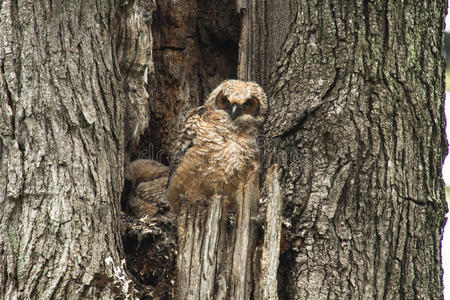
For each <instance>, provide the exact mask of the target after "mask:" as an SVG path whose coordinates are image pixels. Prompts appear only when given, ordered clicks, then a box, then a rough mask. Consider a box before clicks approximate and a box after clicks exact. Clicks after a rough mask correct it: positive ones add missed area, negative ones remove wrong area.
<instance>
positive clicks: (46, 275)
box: [0, 1, 151, 299]
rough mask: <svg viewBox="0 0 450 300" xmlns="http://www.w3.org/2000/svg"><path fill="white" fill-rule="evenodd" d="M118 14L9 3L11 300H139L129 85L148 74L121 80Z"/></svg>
mask: <svg viewBox="0 0 450 300" xmlns="http://www.w3.org/2000/svg"><path fill="white" fill-rule="evenodd" d="M119 4H120V3H117V2H114V1H112V2H111V1H79V2H70V1H69V2H66V1H57V2H54V1H39V2H36V1H19V2H17V1H2V3H1V6H0V36H1V46H0V70H1V71H0V86H1V92H0V105H1V110H0V115H1V121H0V161H1V163H0V165H1V166H0V169H1V172H0V174H1V175H0V186H1V187H0V194H1V196H0V209H1V211H2V213H1V216H0V230H1V233H0V253H1V256H0V257H1V259H0V270H1V275H0V282H1V287H0V297H1V298H2V299H31V298H32V299H81V298H89V299H92V298H97V299H112V298H115V297H120V296H123V297H125V296H130V295H131V296H132V295H133V294H134V288H133V285H132V282H131V280H130V278H129V275H128V274H127V273H126V271H125V270H126V266H125V260H124V256H123V253H122V250H121V249H122V244H121V237H120V231H119V211H120V205H119V204H120V202H119V200H120V195H121V191H122V187H123V165H124V149H125V147H124V145H125V143H128V141H129V140H131V138H127V139H126V138H125V137H124V128H125V126H124V119H126V117H127V116H126V115H125V112H126V111H125V108H126V107H127V113H129V112H132V106H131V105H126V102H125V98H124V97H125V96H126V95H127V94H126V91H127V89H125V92H124V91H123V90H122V83H126V82H129V81H130V78H131V79H132V78H133V76H134V77H136V76H138V75H139V74H141V73H142V74H143V73H144V72H143V70H139V69H138V70H136V69H137V68H134V69H133V68H128V69H127V70H126V71H130V72H131V71H134V73H132V74H131V75H130V76H126V75H127V73H126V72H122V73H121V72H120V70H119V66H118V64H119V62H121V63H122V65H126V62H127V61H126V58H127V57H126V54H127V53H126V51H122V52H121V53H119V59H118V57H117V55H116V52H115V50H116V47H118V48H120V43H121V42H122V43H123V42H124V41H122V40H120V39H118V37H122V36H123V35H120V32H119V33H117V31H118V29H119V28H117V27H116V26H117V22H118V21H119V18H118V16H119V10H121V11H122V12H123V13H122V14H121V16H122V17H126V16H127V14H126V6H125V7H124V6H123V4H120V5H119ZM123 48H125V50H126V47H123ZM121 49H122V48H121ZM150 54H151V52H150ZM122 58H123V59H122ZM138 62H139V61H138ZM128 67H129V66H128ZM138 71H141V72H138ZM136 74H137V75H136ZM124 76H125V78H124ZM129 86H132V84H130V85H129ZM127 88H128V86H127ZM134 91H136V89H134ZM145 103H146V102H145ZM130 106H131V108H130ZM129 127H130V126H128V128H127V129H130V128H129ZM136 127H138V126H136ZM130 131H131V130H130ZM138 132H139V131H138Z"/></svg>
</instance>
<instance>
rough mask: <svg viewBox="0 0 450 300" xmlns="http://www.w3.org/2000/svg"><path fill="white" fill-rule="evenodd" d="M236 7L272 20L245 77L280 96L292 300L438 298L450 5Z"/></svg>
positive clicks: (277, 143) (275, 155) (275, 102)
mask: <svg viewBox="0 0 450 300" xmlns="http://www.w3.org/2000/svg"><path fill="white" fill-rule="evenodd" d="M240 2H242V3H243V4H242V5H243V6H245V7H246V10H245V13H246V16H245V17H244V18H248V19H250V20H255V19H261V18H262V19H263V22H260V21H256V22H255V21H253V22H249V23H248V24H249V25H248V26H247V28H243V29H242V30H243V31H248V33H247V34H246V33H245V32H243V33H242V36H243V37H246V38H247V40H246V41H244V42H242V41H241V44H242V45H246V47H247V48H244V49H241V51H244V52H245V53H247V54H246V55H247V58H246V60H245V61H244V62H242V61H241V64H240V73H239V74H240V75H241V76H242V77H243V78H246V79H254V80H256V81H259V82H260V83H261V84H263V86H265V88H266V92H267V93H268V96H269V99H270V109H271V113H270V115H269V117H268V120H267V122H266V125H265V133H266V136H267V141H266V145H267V148H266V151H265V153H266V155H265V157H264V162H265V165H266V166H270V165H271V164H273V163H274V162H277V163H278V164H279V165H280V169H281V177H280V182H281V191H282V195H283V197H284V218H285V224H286V225H287V226H288V228H286V230H287V233H288V234H287V235H286V239H287V242H288V244H289V247H287V250H286V251H285V252H284V253H283V254H282V256H281V258H280V259H281V265H280V271H281V272H280V275H281V281H282V282H283V286H282V289H281V291H280V295H281V296H282V298H284V299H346V298H352V299H355V298H356V299H416V298H418V299H442V267H441V255H440V240H441V236H442V228H443V225H444V222H445V219H444V214H445V212H446V210H447V207H446V202H445V196H444V189H443V181H442V179H441V165H442V162H443V159H444V157H445V154H446V151H447V150H446V141H445V133H444V124H445V120H444V115H443V99H444V61H443V52H442V48H443V39H442V31H443V24H444V23H443V19H444V16H445V11H446V3H445V1H441V2H439V1H409V2H401V1H388V0H385V1H354V2H348V1H302V0H299V1H290V2H288V3H286V2H284V1H283V3H284V4H283V5H285V8H284V12H285V14H284V15H285V16H286V17H284V18H280V17H279V14H280V12H279V11H278V10H275V9H273V7H274V6H277V5H282V4H281V2H280V1H240ZM278 2H279V3H278ZM261 12H265V13H264V14H261ZM277 27H280V28H287V30H281V35H282V36H281V37H280V36H279V35H278V33H276V32H275V31H274V30H273V29H274V28H277ZM254 33H256V34H254ZM274 40H277V41H281V43H279V44H278V47H275V48H274V45H273V41H274ZM265 49H271V50H270V51H266V50H265ZM272 62H276V63H274V64H272Z"/></svg>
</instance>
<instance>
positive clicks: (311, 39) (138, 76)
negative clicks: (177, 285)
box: [0, 0, 446, 299]
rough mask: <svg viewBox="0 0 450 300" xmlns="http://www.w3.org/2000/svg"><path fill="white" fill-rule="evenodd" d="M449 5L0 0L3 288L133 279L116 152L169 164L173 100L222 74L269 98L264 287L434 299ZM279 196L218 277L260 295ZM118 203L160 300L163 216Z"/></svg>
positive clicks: (139, 265) (40, 291) (65, 293)
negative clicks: (241, 260)
mask: <svg viewBox="0 0 450 300" xmlns="http://www.w3.org/2000/svg"><path fill="white" fill-rule="evenodd" d="M445 11H446V2H445V1H432V0H426V1H422V0H420V1H419V0H416V1H393V0H379V1H363V0H355V1H350V2H349V1H337V0H327V1H318V0H315V1H306V0H289V1H280V0H272V1H269V0H261V1H256V0H236V1H233V0H230V1H204V0H188V1H174V0H164V1H157V3H155V2H152V1H139V0H136V1H120V2H119V3H116V2H112V3H111V1H102V0H97V1H87V2H86V1H82V2H67V1H66V2H55V1H38V2H36V1H22V2H17V1H2V2H1V4H0V211H1V212H2V213H1V214H0V298H5V299H9V298H19V299H20V298H36V299H51V298H55V299H58V298H61V299H79V298H89V299H92V298H94V299H97V298H103V299H112V298H114V297H126V296H129V298H133V297H135V295H134V288H133V284H132V283H131V281H130V278H131V277H129V276H128V275H127V274H126V272H125V270H124V269H125V264H124V260H123V257H125V255H123V254H121V251H120V249H121V239H120V236H119V226H118V225H119V219H118V216H119V209H120V206H119V195H120V192H121V191H122V186H123V184H122V183H123V165H124V161H126V162H128V161H129V160H130V159H134V158H136V157H141V158H154V159H156V160H158V161H163V162H166V159H167V153H168V152H169V151H170V142H171V141H172V139H173V138H174V136H175V132H176V124H177V122H178V118H179V117H180V116H181V115H182V113H184V112H185V111H187V110H188V109H190V108H191V107H193V106H197V105H199V104H202V103H203V101H204V100H205V98H206V95H207V94H208V93H209V92H210V91H211V89H212V88H214V87H215V86H216V85H217V84H218V83H219V82H221V81H222V80H223V79H226V78H230V77H231V78H233V77H236V74H237V76H238V77H239V78H241V79H248V80H254V81H256V82H258V83H260V84H261V85H262V86H263V87H264V88H265V90H266V92H267V94H268V96H269V101H270V102H269V104H270V115H269V116H268V119H267V122H266V126H265V135H266V140H265V144H264V145H265V148H264V155H263V169H262V170H263V173H267V174H263V175H266V176H267V178H275V179H278V176H275V175H274V173H273V171H271V172H266V170H267V169H268V168H269V167H270V166H272V165H273V164H274V163H278V164H279V168H280V176H279V181H280V184H281V189H280V193H281V196H282V198H283V202H284V209H283V217H284V220H283V224H284V229H283V230H282V235H281V236H282V237H281V256H280V261H279V262H280V264H279V266H278V290H279V293H278V295H279V297H280V298H281V299H307V298H308V299H345V298H357V299H380V298H382V299H385V298H386V299H415V298H418V299H420V298H424V299H440V298H442V280H441V278H442V269H441V257H440V239H441V233H442V227H443V224H444V213H445V211H446V204H445V200H444V190H443V182H442V180H441V177H440V172H441V165H442V161H443V159H444V156H445V154H446V146H445V137H444V125H443V124H444V122H445V121H444V117H443V99H444V81H443V76H444V67H443V65H444V62H443V54H442V46H443V45H442V43H443V39H442V30H443V19H444V15H445ZM152 13H153V15H152ZM152 22H153V23H152ZM152 36H153V38H152ZM152 43H153V44H152ZM119 73H120V74H119ZM147 124H148V125H147ZM142 133H144V135H143V136H141V134H142ZM124 157H125V158H124ZM271 174H272V175H271ZM277 174H278V173H277ZM262 178H264V176H262ZM275 179H274V180H275ZM268 186H270V184H269V185H268ZM268 186H267V185H266V190H267V191H269V192H268V194H270V190H271V189H270V188H268ZM275 190H276V188H273V189H272V190H271V191H272V192H271V193H272V194H274V193H276V192H275ZM124 199H125V200H124V202H123V203H122V204H123V207H125V206H126V205H127V203H126V198H124ZM262 199H267V197H266V194H265V192H264V193H263V197H262ZM263 203H264V204H265V203H267V208H268V207H269V206H270V205H272V204H270V201H263ZM262 208H266V206H265V205H262ZM277 209H279V208H278V206H277V205H276V204H274V205H273V209H271V210H270V211H269V209H268V210H267V211H263V212H261V211H260V212H258V215H257V218H256V220H255V221H256V222H260V223H258V224H257V226H256V227H255V228H256V230H255V233H256V234H259V233H260V234H259V238H258V236H256V237H255V238H256V240H257V242H255V244H254V245H250V246H251V248H254V249H255V250H254V252H253V254H251V256H249V257H247V258H246V259H245V261H246V263H245V264H246V267H245V270H247V267H248V263H249V262H248V258H250V259H251V262H250V263H251V268H250V269H251V274H252V275H254V277H252V278H253V280H252V282H251V283H250V282H249V281H248V280H247V279H245V278H248V273H246V275H245V276H247V277H245V278H244V281H239V280H238V281H237V282H241V283H242V282H245V285H246V286H247V287H248V284H250V285H252V286H251V287H249V288H250V289H252V291H251V292H248V291H249V290H248V289H247V287H246V288H244V289H243V290H242V289H235V290H234V291H237V290H239V291H245V292H244V294H246V295H247V296H252V297H254V298H256V299H264V297H266V296H267V295H268V296H267V297H268V298H272V297H274V298H275V297H276V295H274V294H273V292H274V288H275V287H276V282H274V281H273V270H274V268H276V264H277V262H276V261H274V260H273V258H274V256H276V255H277V251H278V242H275V243H274V242H270V241H277V240H278V238H279V231H278V229H277V228H279V223H277V220H279V219H277V217H276V215H277ZM269 215H273V216H275V217H274V218H272V220H273V221H275V222H267V223H265V222H266V221H265V220H269V219H270V218H269V217H266V218H267V219H265V220H264V218H263V219H262V220H261V219H260V217H261V216H269ZM205 216H206V217H207V216H208V215H205ZM258 216H259V217H258ZM163 219H164V218H163ZM163 219H161V220H163ZM122 220H123V226H122V228H123V230H122V233H124V236H123V238H124V241H125V247H124V248H125V250H126V257H127V263H128V269H130V271H131V272H132V273H133V274H134V275H135V276H136V278H137V281H135V282H138V281H140V283H142V284H144V285H147V287H144V289H143V291H142V293H141V295H143V296H144V297H145V296H148V297H149V298H156V297H161V298H170V297H171V286H172V285H173V281H172V278H173V268H172V269H171V268H170V262H171V261H174V260H173V251H172V252H171V250H170V248H171V247H172V248H173V245H174V238H173V226H172V225H171V223H170V222H171V221H168V222H165V221H164V222H159V221H158V222H154V221H155V219H152V218H146V219H137V218H132V217H129V216H125V215H122ZM164 220H166V219H164ZM195 220H197V219H195ZM205 220H208V219H204V220H203V221H201V220H200V219H198V221H199V223H194V221H193V220H189V222H191V223H192V226H193V227H192V228H194V227H195V226H197V227H196V228H200V227H199V226H200V225H201V224H203V225H204V224H205V223H202V222H205ZM215 220H216V221H218V220H219V219H215ZM221 220H222V221H221V222H222V223H220V222H219V223H217V224H219V225H220V224H222V225H220V226H222V227H220V228H219V227H218V230H220V229H221V228H223V227H224V226H225V225H224V223H223V222H224V220H225V221H227V220H226V219H224V218H223V216H222V219H221ZM200 221H201V222H200ZM261 221H262V223H261ZM186 222H188V221H186ZM227 222H228V221H227ZM191 223H189V224H191ZM195 224H196V225H195ZM194 225H195V226H194ZM260 225H264V226H263V227H259V226H260ZM225 227H226V226H225ZM259 228H264V230H265V231H264V232H265V234H266V235H265V236H264V235H263V234H262V232H259V230H260V229H259ZM271 228H272V229H271ZM228 229H229V228H227V230H228ZM263 237H264V238H263ZM269 237H270V238H269ZM266 238H267V239H266ZM218 241H219V242H218V244H217V245H218V246H217V252H218V253H220V252H221V251H223V249H226V247H225V245H224V242H223V240H222V244H220V241H221V240H220V238H219V240H218ZM197 242H200V241H197ZM266 244H268V245H272V246H271V247H269V248H267V247H266V248H264V247H265V246H264V245H266ZM273 244H275V246H273ZM165 247H166V248H165ZM161 249H163V250H161ZM264 249H266V250H264ZM166 250H167V251H168V254H169V256H166V257H165V256H164V251H166ZM172 250H173V249H172ZM222 258H223V257H220V255H219V257H217V258H214V259H218V260H220V259H222ZM180 259H181V258H180ZM233 259H234V258H233ZM236 261H237V260H236ZM205 262H206V261H205ZM155 265H161V266H163V267H162V268H161V270H159V271H161V272H160V273H155V268H154V266H155ZM224 268H228V270H230V268H229V267H224ZM266 269H267V270H268V271H267V272H265V271H262V270H266ZM204 270H206V271H205V272H209V273H208V274H212V273H214V272H216V273H215V274H219V273H220V272H219V273H217V272H218V271H220V268H219V269H214V268H211V265H210V266H209V267H208V266H207V265H205V269H204ZM240 274H241V275H242V274H243V273H240ZM187 276H190V275H187ZM211 276H212V275H211ZM226 276H229V274H227V275H226ZM156 278H157V279H156ZM161 278H164V279H165V280H166V282H162V283H161V282H155V281H157V280H159V281H160V280H161ZM208 278H209V277H208ZM224 282H225V284H226V282H231V281H230V277H226V278H225V279H221V278H220V279H218V280H217V282H211V281H209V282H208V284H207V286H205V285H201V284H200V286H201V287H204V289H201V290H202V291H207V290H208V289H209V290H211V286H212V285H214V286H216V287H217V289H216V290H214V291H215V292H217V291H219V290H220V291H226V289H225V288H224V285H223V283H224ZM266 283H267V284H266ZM233 284H237V283H235V282H233V283H232V285H233ZM268 285H270V287H271V288H269V289H267V287H268ZM156 286H157V287H158V288H156V289H155V287H156ZM246 289H247V290H246ZM227 293H234V292H231V291H227ZM266 293H269V294H266ZM203 295H205V297H207V296H208V294H207V293H206V292H205V294H203ZM230 295H231V294H230ZM236 295H239V294H236ZM258 297H259V298H258Z"/></svg>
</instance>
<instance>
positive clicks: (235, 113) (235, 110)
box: [229, 103, 242, 120]
mask: <svg viewBox="0 0 450 300" xmlns="http://www.w3.org/2000/svg"><path fill="white" fill-rule="evenodd" d="M241 113H242V108H241V107H240V106H239V105H238V104H236V103H233V105H232V106H231V108H230V112H229V114H230V117H231V120H234V119H236V118H237V117H239V116H240V115H241Z"/></svg>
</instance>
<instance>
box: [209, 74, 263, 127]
mask: <svg viewBox="0 0 450 300" xmlns="http://www.w3.org/2000/svg"><path fill="white" fill-rule="evenodd" d="M205 106H206V107H207V108H209V109H215V110H221V111H224V112H225V113H227V114H228V116H229V118H230V120H231V122H232V123H233V124H234V125H236V126H238V127H241V126H252V127H254V126H256V127H260V126H261V125H262V124H263V122H264V118H265V115H266V112H267V97H266V94H265V93H264V91H263V89H262V88H261V87H260V86H259V85H258V84H256V83H254V82H250V81H242V80H225V81H224V82H222V83H221V84H220V85H219V86H218V87H217V88H216V89H214V91H212V92H211V94H210V95H209V97H208V100H206V103H205Z"/></svg>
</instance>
